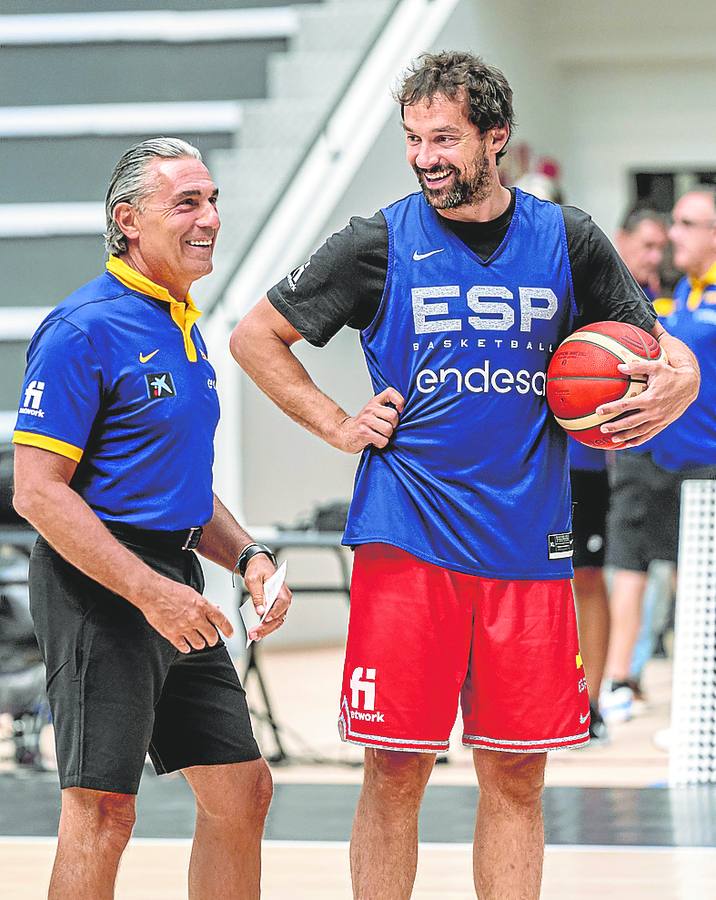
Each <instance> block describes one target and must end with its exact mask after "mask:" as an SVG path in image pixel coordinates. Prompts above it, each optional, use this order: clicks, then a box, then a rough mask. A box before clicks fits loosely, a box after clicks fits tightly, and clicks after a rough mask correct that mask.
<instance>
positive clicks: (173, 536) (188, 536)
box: [104, 522, 204, 550]
mask: <svg viewBox="0 0 716 900" xmlns="http://www.w3.org/2000/svg"><path fill="white" fill-rule="evenodd" d="M104 524H105V525H106V526H107V528H108V529H109V531H111V532H112V534H113V535H114V536H115V537H117V538H119V540H120V541H127V542H128V543H130V544H137V545H138V546H139V547H148V548H155V549H157V550H194V549H195V548H196V547H198V546H199V541H200V540H201V536H202V534H203V532H204V529H203V528H202V527H201V525H194V526H193V527H192V528H184V529H182V530H181V531H155V530H154V529H152V528H135V527H134V525H123V524H122V523H121V522H105V523H104Z"/></svg>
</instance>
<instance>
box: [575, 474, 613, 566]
mask: <svg viewBox="0 0 716 900" xmlns="http://www.w3.org/2000/svg"><path fill="white" fill-rule="evenodd" d="M569 477H570V481H571V482H572V535H573V537H574V555H573V556H572V565H573V566H574V568H575V569H582V568H589V567H594V568H598V569H601V567H602V566H603V565H604V544H605V540H606V533H607V510H608V509H609V478H608V476H607V473H606V470H604V471H601V472H591V471H587V470H586V469H571V470H570V473H569Z"/></svg>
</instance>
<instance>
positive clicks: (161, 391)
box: [144, 372, 176, 400]
mask: <svg viewBox="0 0 716 900" xmlns="http://www.w3.org/2000/svg"><path fill="white" fill-rule="evenodd" d="M144 381H145V382H146V385H147V396H148V397H149V399H150V400H163V399H165V398H166V397H176V388H175V387H174V379H173V378H172V373H171V372H151V373H150V374H148V375H145V376H144Z"/></svg>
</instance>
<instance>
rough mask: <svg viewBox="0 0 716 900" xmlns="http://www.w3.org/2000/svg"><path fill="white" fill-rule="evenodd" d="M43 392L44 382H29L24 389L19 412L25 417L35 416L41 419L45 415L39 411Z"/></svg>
mask: <svg viewBox="0 0 716 900" xmlns="http://www.w3.org/2000/svg"><path fill="white" fill-rule="evenodd" d="M44 390H45V382H44V381H31V382H30V383H29V384H28V386H27V387H26V388H25V397H24V399H23V402H22V406H21V407H20V412H21V413H22V414H23V415H25V416H37V418H38V419H43V418H44V417H45V413H44V412H43V411H42V410H41V409H40V403H42V392H43V391H44Z"/></svg>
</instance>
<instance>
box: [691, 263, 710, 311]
mask: <svg viewBox="0 0 716 900" xmlns="http://www.w3.org/2000/svg"><path fill="white" fill-rule="evenodd" d="M712 285H716V262H715V263H714V264H713V265H712V266H711V268H710V269H709V270H708V271H707V272H705V273H704V274H703V275H702V276H701V278H689V287H690V288H691V290H690V291H689V296H688V299H687V300H686V306H687V307H688V308H689V309H691V310H693V309H698V307H699V306H701V301H702V300H703V298H704V291H705V290H706V288H707V287H711V286H712Z"/></svg>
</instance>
